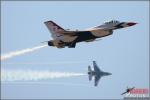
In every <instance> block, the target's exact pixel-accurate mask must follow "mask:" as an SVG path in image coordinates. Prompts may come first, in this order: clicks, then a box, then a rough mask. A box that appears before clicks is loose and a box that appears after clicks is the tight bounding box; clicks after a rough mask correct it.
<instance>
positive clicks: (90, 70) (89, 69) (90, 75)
mask: <svg viewBox="0 0 150 100" xmlns="http://www.w3.org/2000/svg"><path fill="white" fill-rule="evenodd" d="M88 74H89V81H91V80H92V69H91V67H90V66H88Z"/></svg>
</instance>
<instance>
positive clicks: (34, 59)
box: [1, 1, 149, 99]
mask: <svg viewBox="0 0 150 100" xmlns="http://www.w3.org/2000/svg"><path fill="white" fill-rule="evenodd" d="M113 19H115V20H119V21H133V22H137V23H138V24H137V25H135V26H133V27H129V28H124V29H120V30H116V31H114V33H113V35H111V36H108V37H105V38H102V40H100V41H97V42H91V43H85V42H82V43H78V44H77V46H76V48H75V49H69V48H64V49H58V48H54V47H46V48H43V49H40V50H38V51H35V52H32V53H28V54H25V55H21V56H17V57H14V58H11V59H8V60H5V61H2V62H1V69H33V70H53V71H66V72H79V73H87V66H88V65H92V61H93V60H96V61H97V63H98V65H99V66H100V68H101V69H102V70H104V71H107V72H111V73H112V75H111V76H108V77H104V78H102V79H101V81H100V82H99V86H98V87H94V86H93V83H92V82H89V81H88V77H87V76H81V77H70V78H59V79H51V80H47V81H46V82H49V84H44V82H45V81H40V84H39V82H37V83H36V82H35V83H34V84H28V83H25V82H24V83H20V84H18V83H17V84H13V83H9V84H5V83H3V84H1V87H2V88H1V90H2V98H10V99H13V98H24V99H28V98H30V99H32V98H34V99H37V98H39V99H43V98H44V99H60V98H61V99H66V98H72V99H79V98H80V99H87V98H88V99H91V98H93V99H110V98H113V99H120V98H123V96H121V95H120V94H121V93H122V92H124V90H125V89H126V87H127V86H129V87H132V86H135V87H137V88H148V86H149V4H148V1H139V2H137V1H135V2H134V1H130V2H129V1H107V2H104V1H99V2H98V1H71V2H69V1H62V2H61V1H56V2H55V1H50V2H48V1H22V2H19V1H12V2H11V1H2V2H1V52H2V54H5V53H8V52H11V51H16V50H21V49H25V48H29V47H34V46H37V45H39V44H40V42H42V41H46V40H50V39H52V38H51V36H50V33H49V31H48V29H47V28H46V26H45V25H44V23H43V22H45V21H48V20H53V21H55V22H56V23H58V24H59V25H60V26H62V27H63V28H65V29H68V28H69V29H73V30H75V29H79V30H84V29H86V28H89V27H93V26H98V25H100V24H102V23H104V22H105V21H110V20H113ZM54 62H55V64H52V63H54ZM59 62H74V63H59ZM75 62H76V63H75ZM9 63H14V64H9ZM18 63H23V64H18ZM25 63H34V64H25ZM36 63H43V64H36ZM44 63H49V64H44ZM55 83H60V84H55ZM61 83H62V84H61ZM67 84H68V85H67ZM69 84H80V85H69ZM81 84H82V85H81ZM18 94H19V95H18Z"/></svg>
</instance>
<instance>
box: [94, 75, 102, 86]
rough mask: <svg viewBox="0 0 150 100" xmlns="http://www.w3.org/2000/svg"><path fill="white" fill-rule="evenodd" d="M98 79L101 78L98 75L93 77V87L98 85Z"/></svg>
mask: <svg viewBox="0 0 150 100" xmlns="http://www.w3.org/2000/svg"><path fill="white" fill-rule="evenodd" d="M100 78H101V76H99V75H96V76H95V83H94V85H95V86H97V85H98V82H99V80H100Z"/></svg>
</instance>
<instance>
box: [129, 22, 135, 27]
mask: <svg viewBox="0 0 150 100" xmlns="http://www.w3.org/2000/svg"><path fill="white" fill-rule="evenodd" d="M136 24H137V23H135V22H128V23H127V25H128V26H133V25H136Z"/></svg>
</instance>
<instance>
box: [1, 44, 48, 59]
mask: <svg viewBox="0 0 150 100" xmlns="http://www.w3.org/2000/svg"><path fill="white" fill-rule="evenodd" d="M46 46H48V45H42V46H36V47H33V48H27V49H24V50H19V51H14V52H10V53H7V54H4V55H2V56H1V60H6V59H9V58H12V57H15V56H19V55H22V54H25V53H29V52H33V51H35V50H38V49H41V48H44V47H46Z"/></svg>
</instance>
